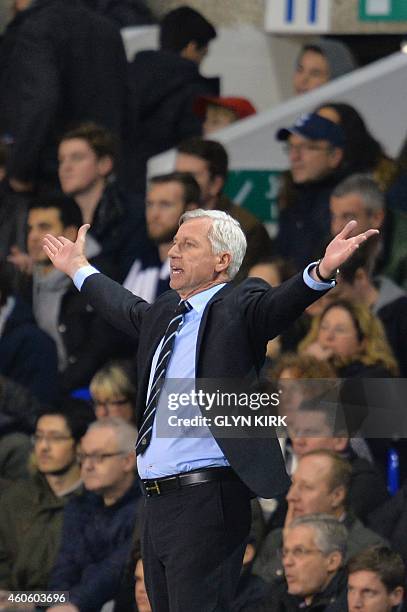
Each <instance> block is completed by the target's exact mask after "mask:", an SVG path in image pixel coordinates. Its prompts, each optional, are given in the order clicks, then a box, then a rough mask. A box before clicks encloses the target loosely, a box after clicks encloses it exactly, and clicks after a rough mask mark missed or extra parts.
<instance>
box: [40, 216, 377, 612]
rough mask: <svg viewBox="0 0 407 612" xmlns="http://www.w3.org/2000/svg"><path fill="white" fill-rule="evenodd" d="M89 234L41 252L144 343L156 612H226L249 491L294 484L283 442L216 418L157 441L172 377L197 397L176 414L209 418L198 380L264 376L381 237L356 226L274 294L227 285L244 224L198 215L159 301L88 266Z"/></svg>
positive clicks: (141, 450) (149, 558)
mask: <svg viewBox="0 0 407 612" xmlns="http://www.w3.org/2000/svg"><path fill="white" fill-rule="evenodd" d="M88 228H89V226H86V225H85V226H82V228H81V229H80V230H79V234H78V238H77V240H76V242H75V243H73V242H71V241H69V240H67V239H65V238H63V237H61V238H55V237H53V236H51V235H50V234H48V235H47V236H46V238H45V240H44V250H45V252H46V253H47V255H48V256H49V257H50V259H51V261H52V262H53V263H54V265H55V266H56V267H58V269H60V270H62V271H64V272H65V273H67V274H68V275H69V276H71V277H72V278H74V282H75V284H76V286H77V288H78V289H80V290H81V291H82V292H83V293H84V294H85V296H86V299H88V300H89V301H90V302H91V303H92V305H93V306H94V307H95V308H97V309H98V311H99V312H103V314H104V316H106V318H107V319H108V320H109V321H111V322H114V323H115V325H117V326H119V327H120V328H121V329H122V330H124V331H125V332H127V333H129V334H131V335H132V336H135V337H137V338H138V340H139V351H138V364H137V366H138V381H139V395H138V428H139V436H138V440H137V443H136V451H137V453H138V461H137V466H138V471H139V475H140V478H141V482H142V488H143V491H144V494H145V496H146V520H145V524H144V530H143V536H142V547H143V560H144V569H145V573H146V581H147V588H148V594H149V598H150V602H151V605H152V608H153V610H155V611H156V610H158V611H159V612H161V611H168V610H171V612H181V610H183V611H184V610H199V611H200V612H203V611H205V610H207V611H208V612H209V610H210V611H215V610H216V611H219V612H220V611H221V610H228V609H229V607H230V602H231V601H232V599H233V596H234V593H235V590H236V586H237V583H238V579H239V573H240V570H241V564H242V558H243V552H244V548H245V544H246V539H247V536H248V534H249V529H250V504H249V500H250V495H251V494H252V493H251V492H252V491H253V492H254V494H258V495H261V496H262V497H275V496H277V495H278V494H282V493H283V492H284V491H285V490H286V489H287V486H288V484H289V481H288V477H287V475H286V472H285V469H284V463H283V459H282V455H281V451H280V447H279V443H278V441H277V439H276V437H275V436H274V435H270V436H269V438H264V437H263V438H259V437H253V436H252V437H250V436H248V437H246V438H243V437H240V439H236V438H231V437H223V436H222V437H221V436H220V435H219V433H217V432H216V431H215V429H213V427H212V424H211V422H210V419H208V420H207V424H208V426H206V425H204V427H203V428H201V431H200V435H198V436H197V435H196V431H195V432H194V431H192V434H193V435H192V437H191V435H188V434H191V431H186V432H185V434H184V435H179V436H178V437H169V434H168V429H171V428H168V427H167V429H166V431H165V432H164V436H163V435H161V436H160V435H159V433H160V432H159V431H158V429H159V424H160V423H159V422H162V421H163V420H164V421H165V418H166V416H165V415H166V414H168V413H166V410H168V408H169V409H170V410H171V407H170V404H169V403H168V404H167V405H166V401H165V394H164V393H163V392H162V387H163V381H164V380H165V383H166V385H167V383H168V386H171V383H174V380H175V381H176V386H175V389H176V390H177V391H178V392H179V391H180V390H184V389H187V390H188V393H189V394H190V398H191V400H190V402H189V403H188V406H186V407H185V406H183V405H182V403H181V396H179V400H180V404H181V409H180V408H178V412H177V416H180V417H182V416H183V415H185V414H187V416H196V417H199V416H201V417H204V416H208V412H209V413H210V411H208V410H207V408H208V406H206V405H202V403H200V405H199V406H198V405H197V404H196V403H195V405H194V402H193V399H192V394H193V392H194V390H195V389H196V384H199V381H201V380H202V379H205V380H206V381H207V380H208V379H209V381H211V380H212V381H213V380H215V382H216V383H218V382H219V386H220V385H221V384H222V380H228V379H229V380H230V379H236V380H238V379H241V380H243V379H252V378H253V376H256V375H257V374H258V372H259V371H260V368H261V367H262V365H263V363H264V358H265V352H266V344H267V341H268V340H269V339H270V338H272V337H274V336H276V335H277V334H279V333H280V331H281V329H283V328H284V327H286V326H287V325H288V324H290V323H291V322H292V321H293V320H295V318H296V317H298V316H299V314H300V313H301V312H302V311H303V310H304V308H305V307H306V306H307V305H308V304H311V303H312V302H313V301H314V300H316V299H318V297H319V296H320V295H321V293H320V291H319V290H321V291H324V290H327V289H329V288H330V287H331V286H333V285H334V284H335V280H333V279H332V278H331V276H332V274H333V273H334V271H335V270H336V268H337V267H338V265H340V264H341V263H343V261H345V260H346V259H347V257H349V256H350V254H351V253H352V252H353V251H354V250H355V248H357V246H358V244H359V243H360V242H363V241H364V240H365V239H366V238H368V237H369V236H370V235H371V234H372V233H374V230H372V231H368V232H366V233H365V234H361V235H359V236H358V237H355V238H353V239H350V240H348V239H347V235H348V234H349V233H350V232H351V231H352V229H353V228H354V222H352V221H351V222H349V224H348V225H347V226H346V228H345V229H344V230H343V231H342V232H341V234H339V235H338V236H337V237H336V238H335V239H334V240H333V241H332V242H331V243H330V244H329V246H328V247H327V250H326V252H325V255H324V257H323V258H322V259H321V260H320V262H319V263H318V264H310V265H309V266H308V268H307V269H306V270H305V272H304V274H298V275H297V276H295V277H293V278H292V279H290V280H289V281H287V282H286V283H283V284H282V285H280V287H278V288H277V289H272V288H271V287H270V286H269V285H268V284H267V283H264V282H262V281H260V280H258V279H251V280H247V281H245V282H243V283H242V284H241V285H239V286H237V287H236V286H234V285H233V284H232V283H230V282H229V281H231V280H232V278H233V277H234V276H235V275H236V273H237V272H238V270H239V267H240V265H241V262H242V260H243V257H244V254H245V249H246V239H245V237H244V234H243V232H242V230H241V229H240V226H239V224H238V223H237V221H235V220H234V219H232V218H231V217H230V216H229V215H227V214H226V213H224V212H221V211H203V210H200V209H198V210H195V211H190V212H188V213H186V214H184V215H183V216H182V217H181V221H180V227H179V229H178V232H177V234H176V236H175V238H174V243H173V246H172V248H171V249H170V251H169V254H168V255H169V258H170V268H171V277H170V278H171V281H170V286H171V288H172V289H173V291H169V292H166V293H164V294H162V295H161V296H160V297H159V298H158V299H157V301H156V302H155V303H154V304H152V305H150V304H147V303H146V302H145V301H144V300H141V299H140V298H138V297H136V296H134V295H132V294H130V293H129V292H127V291H126V290H125V289H123V288H122V287H121V286H119V285H117V284H116V283H114V282H113V281H111V280H109V279H108V278H106V277H105V276H103V275H101V274H98V273H97V272H98V271H97V270H96V269H95V268H92V266H89V264H88V261H87V260H86V258H85V256H84V251H83V244H84V240H85V235H86V232H87V230H88ZM180 298H181V302H179V300H180ZM177 304H178V306H177ZM168 399H170V396H168ZM194 410H195V412H194ZM200 411H201V412H200ZM171 414H174V412H172V413H171ZM169 420H170V418H168V424H169ZM185 428H186V429H188V427H187V424H186V422H185ZM202 429H203V430H204V431H202ZM252 433H253V432H252ZM254 433H256V432H254ZM194 434H195V435H194Z"/></svg>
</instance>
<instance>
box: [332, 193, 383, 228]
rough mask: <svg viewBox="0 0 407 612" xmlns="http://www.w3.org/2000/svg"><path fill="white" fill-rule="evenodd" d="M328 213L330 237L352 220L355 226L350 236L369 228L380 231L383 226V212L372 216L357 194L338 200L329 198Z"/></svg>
mask: <svg viewBox="0 0 407 612" xmlns="http://www.w3.org/2000/svg"><path fill="white" fill-rule="evenodd" d="M330 211H331V234H332V236H336V235H337V234H339V232H340V231H342V230H343V228H344V227H345V225H346V224H347V223H348V222H349V221H352V219H354V220H355V221H357V225H356V227H355V228H354V230H353V232H352V233H351V234H350V235H351V236H356V234H361V233H362V232H366V231H367V230H368V229H370V228H373V229H380V227H381V226H382V224H383V218H384V215H383V212H382V211H378V212H377V213H374V214H372V213H371V212H369V211H368V210H367V208H366V204H365V203H364V202H363V199H362V198H361V196H360V195H359V194H358V193H349V194H348V195H345V196H342V197H340V198H337V197H335V196H331V201H330Z"/></svg>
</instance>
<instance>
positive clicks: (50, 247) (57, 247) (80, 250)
mask: <svg viewBox="0 0 407 612" xmlns="http://www.w3.org/2000/svg"><path fill="white" fill-rule="evenodd" d="M89 228H90V225H89V224H88V223H86V224H85V225H82V226H81V227H80V228H79V231H78V236H77V238H76V240H75V242H72V240H68V238H65V237H64V236H58V238H56V237H55V236H52V235H51V234H46V236H45V238H44V241H43V249H44V251H45V253H46V254H47V255H48V257H49V258H50V260H51V261H52V263H53V264H54V266H55V267H56V268H57V269H58V270H61V272H65V274H67V275H68V276H70V277H71V278H73V277H74V275H75V272H77V271H78V270H79V268H83V266H87V265H89V262H88V260H87V259H86V257H85V238H86V233H87V231H88V229H89Z"/></svg>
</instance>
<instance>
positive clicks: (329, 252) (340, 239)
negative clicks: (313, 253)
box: [311, 220, 379, 281]
mask: <svg viewBox="0 0 407 612" xmlns="http://www.w3.org/2000/svg"><path fill="white" fill-rule="evenodd" d="M356 225H357V222H356V221H355V220H352V221H349V223H347V224H346V225H345V227H344V228H343V230H342V231H341V232H339V234H338V235H337V236H335V238H334V239H333V240H331V242H330V243H329V244H328V246H327V247H326V251H325V255H324V256H323V258H322V259H321V261H320V263H319V272H320V274H321V276H323V277H324V278H331V277H332V276H334V275H335V272H336V270H337V269H338V268H339V266H341V265H342V264H343V263H345V261H346V260H347V259H349V257H351V256H352V255H353V253H354V252H355V251H356V249H357V248H358V247H359V245H360V244H362V243H363V242H365V240H367V239H368V238H370V236H374V235H375V234H378V233H379V230H377V229H370V230H367V232H363V233H362V234H358V235H357V236H353V237H350V235H351V233H352V231H353V230H354V229H355V227H356ZM311 276H312V278H313V279H314V280H316V281H318V280H319V279H318V277H317V275H316V273H315V269H314V270H312V271H311Z"/></svg>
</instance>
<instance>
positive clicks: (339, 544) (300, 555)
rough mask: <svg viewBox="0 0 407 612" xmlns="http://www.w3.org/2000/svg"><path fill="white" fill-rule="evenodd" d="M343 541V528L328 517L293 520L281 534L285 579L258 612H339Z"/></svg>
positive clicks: (343, 595) (343, 580)
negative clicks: (302, 611)
mask: <svg viewBox="0 0 407 612" xmlns="http://www.w3.org/2000/svg"><path fill="white" fill-rule="evenodd" d="M347 539H348V534H347V530H346V528H345V527H344V525H342V524H341V523H340V522H339V521H338V520H337V519H335V518H333V517H332V516H329V515H326V514H311V515H310V516H303V517H300V518H297V519H295V520H294V521H293V522H292V523H291V525H289V526H288V527H287V528H286V529H285V530H284V536H283V546H282V550H281V556H282V562H283V567H284V576H285V579H284V581H280V583H279V584H276V585H273V588H272V589H271V591H270V598H269V599H268V601H266V602H265V606H264V607H263V608H262V610H264V611H266V610H269V611H270V612H277V611H278V612H284V611H287V612H288V611H294V610H315V611H318V612H334V611H336V612H343V611H344V610H345V609H346V572H345V570H344V569H343V565H344V561H345V556H346V548H347ZM348 541H349V540H348Z"/></svg>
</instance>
